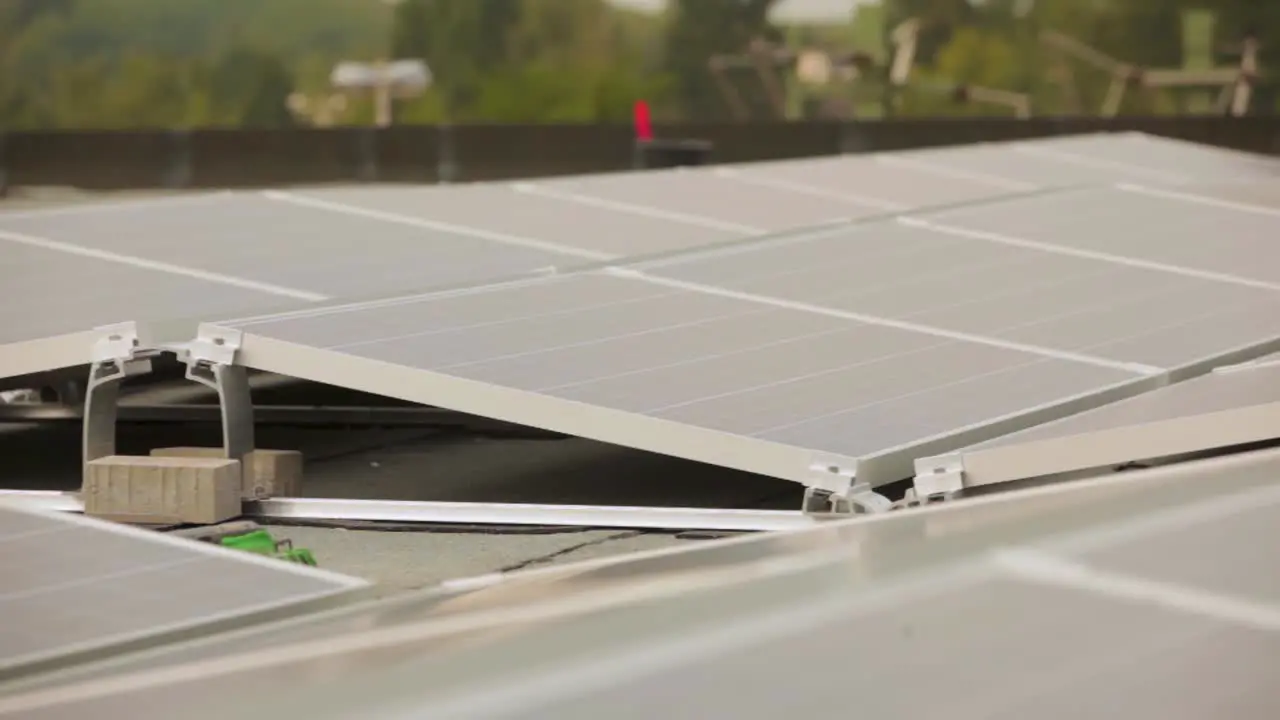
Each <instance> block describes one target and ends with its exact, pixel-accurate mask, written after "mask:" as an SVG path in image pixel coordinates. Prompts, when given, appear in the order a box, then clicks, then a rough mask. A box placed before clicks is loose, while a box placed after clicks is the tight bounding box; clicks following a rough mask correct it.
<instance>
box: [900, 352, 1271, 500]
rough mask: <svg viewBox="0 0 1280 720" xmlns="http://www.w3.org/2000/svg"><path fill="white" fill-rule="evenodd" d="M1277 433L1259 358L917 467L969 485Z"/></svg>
mask: <svg viewBox="0 0 1280 720" xmlns="http://www.w3.org/2000/svg"><path fill="white" fill-rule="evenodd" d="M1277 343H1278V344H1280V341H1277ZM1274 439H1280V365H1274V364H1268V363H1267V362H1266V361H1265V359H1263V360H1261V361H1259V362H1258V363H1246V364H1242V365H1238V366H1234V367H1230V368H1219V369H1218V370H1215V371H1214V372H1212V373H1209V374H1207V375H1204V376H1201V377H1197V378H1193V379H1191V380H1186V381H1184V382H1180V383H1176V384H1174V385H1170V386H1168V387H1164V388H1160V389H1158V390H1153V391H1151V392H1148V393H1144V394H1142V395H1138V396H1136V397H1132V398H1128V399H1126V400H1121V401H1119V402H1116V403H1112V404H1110V405H1104V406H1102V407H1100V408H1097V409H1095V410H1090V411H1086V412H1083V413H1080V414H1078V415H1073V416H1070V417H1067V418H1063V419H1062V420H1058V421H1055V422H1051V423H1046V424H1044V425H1038V426H1035V427H1032V428H1028V429H1026V430H1023V431H1020V432H1017V433H1013V434H1011V435H1007V436H1004V437H1000V438H996V439H994V440H989V441H987V442H984V443H979V444H977V445H974V446H972V447H968V448H964V449H961V450H958V451H956V452H954V453H949V454H947V455H944V456H941V457H934V458H920V459H917V460H916V473H917V476H924V477H925V478H926V479H927V478H931V477H934V473H936V472H944V471H947V470H952V471H957V472H959V473H960V476H959V477H957V478H955V479H954V480H952V482H955V483H956V484H958V485H962V486H963V487H966V488H973V487H981V486H984V485H994V484H998V483H1002V482H1008V481H1012V480H1021V479H1026V478H1035V477H1042V476H1047V475H1054V474H1059V473H1067V472H1075V471H1080V470H1086V469H1089V468H1099V467H1104V466H1108V465H1111V466H1118V465H1123V464H1125V463H1130V462H1139V461H1149V460H1154V459H1159V458H1168V457H1171V456H1178V455H1188V454H1192V453H1197V452H1204V451H1207V450H1215V449H1224V448H1230V447H1236V446H1244V445H1248V444H1251V443H1257V442H1263V441H1267V440H1274ZM957 489H958V488H957Z"/></svg>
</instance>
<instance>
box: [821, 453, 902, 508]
mask: <svg viewBox="0 0 1280 720" xmlns="http://www.w3.org/2000/svg"><path fill="white" fill-rule="evenodd" d="M857 467H858V461H857V460H854V459H852V458H847V457H842V456H836V455H816V456H814V458H813V459H812V461H811V462H810V464H809V468H808V473H807V478H806V482H805V491H804V506H803V508H802V510H803V511H804V512H805V513H807V514H809V515H842V516H843V515H857V514H869V513H881V512H886V511H888V510H891V509H892V507H893V503H892V502H890V501H889V499H888V498H886V497H885V496H883V495H881V494H880V493H878V492H876V491H875V490H873V489H872V488H871V486H870V485H869V484H867V483H861V482H858V480H857Z"/></svg>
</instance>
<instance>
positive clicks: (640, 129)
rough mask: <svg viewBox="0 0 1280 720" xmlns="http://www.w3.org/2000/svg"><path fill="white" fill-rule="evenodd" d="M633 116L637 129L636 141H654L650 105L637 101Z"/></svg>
mask: <svg viewBox="0 0 1280 720" xmlns="http://www.w3.org/2000/svg"><path fill="white" fill-rule="evenodd" d="M632 115H633V118H634V121H635V127H636V140H639V141H641V142H649V141H650V140H652V139H653V124H652V123H651V122H650V120H649V103H647V102H645V101H644V100H637V101H636V104H635V109H634V111H633V113H632Z"/></svg>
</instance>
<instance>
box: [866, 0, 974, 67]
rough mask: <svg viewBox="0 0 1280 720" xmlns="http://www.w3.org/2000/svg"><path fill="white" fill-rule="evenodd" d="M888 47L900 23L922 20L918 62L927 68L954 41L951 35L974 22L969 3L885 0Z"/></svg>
mask: <svg viewBox="0 0 1280 720" xmlns="http://www.w3.org/2000/svg"><path fill="white" fill-rule="evenodd" d="M884 4H885V32H886V39H885V45H886V47H887V46H888V44H889V43H888V37H887V34H888V33H891V32H893V29H894V28H895V27H897V26H898V25H899V24H900V23H902V22H905V21H906V20H910V19H912V18H915V19H918V20H919V21H920V36H919V39H918V40H917V43H916V61H917V62H919V63H921V64H924V65H928V64H930V63H932V62H933V61H934V58H935V56H936V55H937V54H938V51H939V50H941V49H942V47H943V46H944V45H946V44H947V43H948V42H950V40H951V34H952V33H953V32H954V31H955V30H956V29H957V28H958V27H960V26H962V25H965V24H968V23H970V22H972V21H973V20H974V15H975V14H974V11H973V7H972V6H971V5H970V4H969V0H885V2H884Z"/></svg>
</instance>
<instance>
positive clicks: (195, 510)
mask: <svg viewBox="0 0 1280 720" xmlns="http://www.w3.org/2000/svg"><path fill="white" fill-rule="evenodd" d="M240 475H241V472H240V463H239V462H237V461H235V460H228V459H226V458H200V457H137V456H131V455H111V456H108V457H104V458H99V459H97V460H93V461H91V462H89V463H88V465H87V466H86V468H85V478H84V487H83V488H81V495H82V497H83V500H84V511H85V514H86V515H92V516H96V517H103V518H107V519H110V520H115V521H117V522H131V523H156V524H177V523H198V524H202V525H212V524H214V523H220V522H224V521H226V520H229V519H231V518H234V517H237V516H239V515H240V514H241V501H240Z"/></svg>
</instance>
